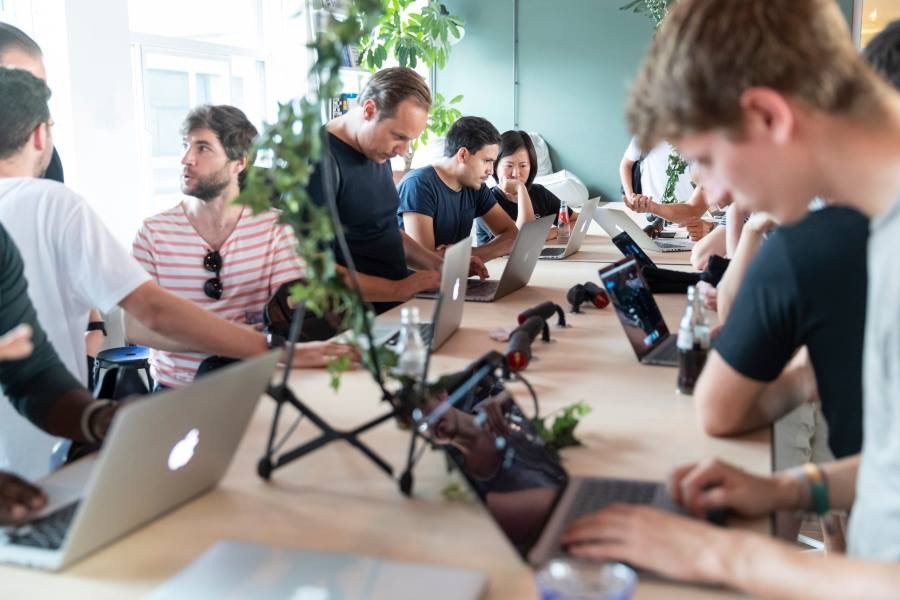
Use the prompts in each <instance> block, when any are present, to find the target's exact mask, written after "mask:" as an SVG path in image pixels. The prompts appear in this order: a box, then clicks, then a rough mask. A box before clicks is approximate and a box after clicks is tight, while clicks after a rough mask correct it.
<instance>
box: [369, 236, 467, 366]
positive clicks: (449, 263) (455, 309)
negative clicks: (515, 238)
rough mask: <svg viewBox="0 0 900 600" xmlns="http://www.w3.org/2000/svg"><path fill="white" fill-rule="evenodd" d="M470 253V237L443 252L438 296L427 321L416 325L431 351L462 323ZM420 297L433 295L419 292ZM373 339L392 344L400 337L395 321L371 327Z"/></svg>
mask: <svg viewBox="0 0 900 600" xmlns="http://www.w3.org/2000/svg"><path fill="white" fill-rule="evenodd" d="M471 256H472V238H471V237H467V238H466V239H464V240H462V241H460V242H457V243H456V244H453V245H452V246H450V247H449V248H447V251H446V252H445V253H444V267H443V270H442V272H441V287H440V292H441V296H440V299H439V300H438V301H437V302H435V304H434V314H433V315H432V319H431V321H430V322H428V323H420V324H419V333H420V334H421V335H422V341H423V342H425V344H428V345H430V347H431V349H432V350H437V349H438V348H440V347H441V346H442V345H443V344H444V342H446V341H447V340H449V339H450V336H452V335H453V334H454V333H456V330H457V329H459V324H460V323H462V317H463V308H464V307H465V304H466V302H465V300H466V287H467V284H468V277H469V260H470V258H471ZM420 297H431V298H433V297H435V296H429V295H425V296H422V295H420ZM375 339H376V341H377V343H378V344H387V345H389V346H393V345H395V344H396V343H397V341H398V340H399V339H400V329H399V325H398V324H397V323H396V322H393V323H385V324H379V325H378V326H377V327H376V328H375Z"/></svg>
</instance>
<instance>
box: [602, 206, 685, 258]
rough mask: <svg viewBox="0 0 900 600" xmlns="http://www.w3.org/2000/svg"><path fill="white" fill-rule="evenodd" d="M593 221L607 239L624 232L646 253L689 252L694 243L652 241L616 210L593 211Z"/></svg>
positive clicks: (668, 240) (607, 208) (608, 208)
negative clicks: (607, 235) (605, 234)
mask: <svg viewBox="0 0 900 600" xmlns="http://www.w3.org/2000/svg"><path fill="white" fill-rule="evenodd" d="M594 220H595V221H596V222H597V224H598V225H599V226H600V227H602V228H603V231H605V232H606V233H607V234H609V237H611V238H613V237H615V236H617V235H619V234H620V233H622V232H623V231H625V232H627V233H628V234H629V235H630V236H631V238H632V239H633V240H634V241H635V242H637V244H638V245H639V246H640V247H641V248H643V249H644V250H646V251H648V252H689V251H690V250H691V249H692V248H693V247H694V242H692V241H690V240H671V239H667V240H654V239H652V238H651V237H650V236H649V235H647V234H646V233H644V230H643V229H641V228H640V226H638V224H637V223H635V222H634V220H633V219H632V218H631V217H629V216H628V215H627V214H625V213H624V212H623V211H621V210H619V209H617V208H611V207H609V206H604V207H603V208H599V209H597V210H595V211H594Z"/></svg>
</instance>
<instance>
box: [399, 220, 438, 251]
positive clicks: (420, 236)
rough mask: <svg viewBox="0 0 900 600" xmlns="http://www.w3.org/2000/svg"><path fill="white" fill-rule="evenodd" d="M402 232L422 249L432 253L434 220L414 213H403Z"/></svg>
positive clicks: (433, 246)
mask: <svg viewBox="0 0 900 600" xmlns="http://www.w3.org/2000/svg"><path fill="white" fill-rule="evenodd" d="M403 231H404V232H405V233H406V235H408V236H409V237H411V238H412V239H413V240H415V241H416V242H418V243H419V245H420V246H422V247H423V248H424V249H426V250H428V251H430V252H434V249H435V242H434V219H433V218H431V217H429V216H428V215H423V214H421V213H416V212H405V213H403Z"/></svg>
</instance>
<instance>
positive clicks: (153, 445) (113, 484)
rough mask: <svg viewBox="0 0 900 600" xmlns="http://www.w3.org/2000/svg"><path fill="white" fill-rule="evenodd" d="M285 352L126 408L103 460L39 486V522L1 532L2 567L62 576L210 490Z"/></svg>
mask: <svg viewBox="0 0 900 600" xmlns="http://www.w3.org/2000/svg"><path fill="white" fill-rule="evenodd" d="M279 355H280V351H273V352H269V353H267V354H264V355H262V356H260V357H257V358H254V359H252V360H247V361H243V362H240V363H237V364H235V365H232V366H229V367H226V368H224V369H222V370H221V371H217V372H215V373H212V374H210V375H207V376H205V377H201V378H199V379H197V380H196V381H194V382H193V383H192V384H191V385H189V386H186V387H183V388H181V389H178V390H171V391H167V392H163V393H159V394H153V395H150V396H146V397H144V398H142V399H140V400H138V401H135V402H131V403H129V404H128V405H127V406H123V407H122V408H121V409H120V410H119V412H118V413H117V414H116V416H115V420H114V422H113V427H112V428H111V429H110V434H109V437H107V439H106V440H105V441H104V444H103V448H102V449H101V450H100V452H99V453H98V454H96V455H93V456H91V457H88V458H84V459H82V460H80V461H77V462H75V463H73V464H72V465H70V466H67V467H65V468H63V469H60V470H59V471H56V472H54V473H51V474H50V475H48V476H47V477H45V478H43V479H42V480H40V481H38V482H36V483H37V484H38V485H39V486H40V487H42V488H43V489H44V490H45V491H47V494H48V496H49V504H48V506H47V508H46V509H45V510H44V511H42V514H41V515H38V518H37V519H35V520H32V521H31V522H29V523H27V524H24V525H20V526H18V527H14V526H9V527H4V528H2V529H0V532H2V533H0V562H2V563H12V564H18V565H25V566H29V567H37V568H41V569H48V570H57V569H61V568H63V567H65V566H66V565H68V564H70V563H72V562H74V561H76V560H78V559H80V558H82V557H83V556H85V555H87V554H88V553H90V552H93V551H94V550H97V549H98V548H100V547H101V546H104V545H106V544H108V543H109V542H112V541H114V540H116V539H118V538H120V537H122V536H123V535H125V534H126V533H128V532H130V531H132V530H133V529H137V528H138V527H140V526H141V525H143V524H145V523H147V522H148V521H150V520H152V519H154V518H155V517H158V516H159V515H161V514H163V513H165V512H168V511H170V510H172V509H173V508H175V507H177V506H179V505H180V504H182V503H184V502H187V501H188V500H190V499H192V498H194V497H195V496H198V495H200V494H202V493H203V492H205V491H207V490H208V489H210V488H212V487H213V486H214V485H216V483H218V482H219V480H220V479H221V478H222V476H223V475H224V474H225V471H226V469H227V468H228V465H229V464H230V463H231V459H232V457H233V456H234V452H235V450H236V449H237V446H238V443H239V442H240V440H241V438H242V437H243V434H244V430H245V429H246V428H247V423H248V422H249V421H250V417H251V415H252V414H253V410H254V408H255V407H256V403H257V401H258V400H259V397H260V396H261V395H262V393H263V391H264V390H265V388H266V385H267V384H268V383H269V381H270V380H271V378H272V372H273V371H274V369H275V365H276V363H277V362H278V357H279Z"/></svg>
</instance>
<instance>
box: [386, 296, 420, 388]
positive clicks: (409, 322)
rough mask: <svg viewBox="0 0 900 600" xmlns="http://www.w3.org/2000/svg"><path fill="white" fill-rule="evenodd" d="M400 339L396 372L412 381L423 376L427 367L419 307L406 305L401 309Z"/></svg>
mask: <svg viewBox="0 0 900 600" xmlns="http://www.w3.org/2000/svg"><path fill="white" fill-rule="evenodd" d="M400 322H401V326H400V339H399V340H398V341H397V348H396V352H397V366H396V367H394V374H395V375H397V376H398V377H406V378H408V379H409V380H410V381H411V382H414V381H418V380H419V379H421V377H422V370H423V369H424V368H425V358H426V355H427V352H428V351H427V349H426V348H425V342H423V341H422V334H421V332H420V330H419V309H418V308H416V307H414V306H412V307H405V308H401V309H400Z"/></svg>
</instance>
